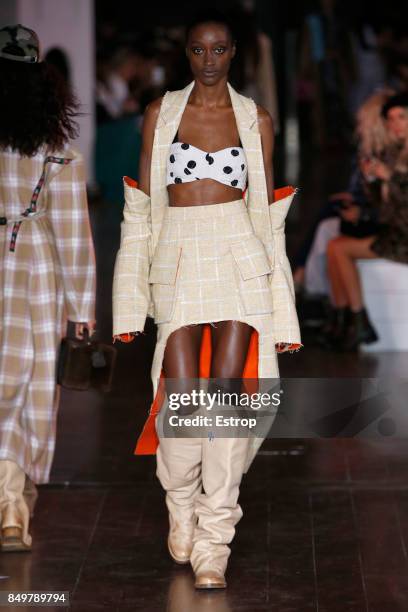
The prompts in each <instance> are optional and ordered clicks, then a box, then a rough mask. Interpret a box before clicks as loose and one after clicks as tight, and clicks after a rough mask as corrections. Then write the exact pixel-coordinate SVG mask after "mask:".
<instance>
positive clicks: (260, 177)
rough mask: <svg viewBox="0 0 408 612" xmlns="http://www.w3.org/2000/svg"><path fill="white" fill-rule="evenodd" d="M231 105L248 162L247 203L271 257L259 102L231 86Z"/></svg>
mask: <svg viewBox="0 0 408 612" xmlns="http://www.w3.org/2000/svg"><path fill="white" fill-rule="evenodd" d="M228 89H229V92H230V97H231V103H232V107H233V109H234V113H235V118H236V122H237V128H238V132H239V135H240V137H241V142H242V145H243V147H244V151H245V155H246V158H247V162H248V189H247V191H246V193H245V201H246V204H247V207H248V214H249V216H250V219H251V222H252V225H253V228H254V231H255V234H256V235H257V236H258V237H259V238H260V239H261V240H262V242H263V243H264V245H265V248H266V250H267V253H268V255H269V257H270V258H271V256H272V251H273V237H272V230H271V225H270V220H269V203H268V191H267V187H266V177H265V166H264V162H263V154H262V143H261V135H260V133H259V128H258V111H257V106H256V104H255V102H254V101H253V100H252V99H251V98H248V97H246V96H243V95H241V94H239V93H238V92H237V91H236V90H235V89H234V88H233V87H232V86H231V85H230V84H229V83H228Z"/></svg>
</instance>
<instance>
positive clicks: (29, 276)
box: [0, 146, 96, 483]
mask: <svg viewBox="0 0 408 612" xmlns="http://www.w3.org/2000/svg"><path fill="white" fill-rule="evenodd" d="M0 257H1V261H0V460H1V459H9V460H12V461H15V462H16V463H18V464H19V465H20V466H21V467H22V468H23V469H24V470H25V472H26V473H27V474H28V475H29V476H30V478H31V479H32V480H33V481H34V482H36V483H45V482H48V480H49V472H50V468H51V463H52V458H53V453H54V447H55V434H56V417H57V407H58V395H59V393H58V387H57V386H56V382H55V365H56V356H57V350H58V347H59V342H60V339H61V336H62V335H63V334H64V332H65V330H66V322H67V319H70V320H71V321H75V322H86V321H89V320H92V319H94V318H95V279H96V274H95V255H94V249H93V243H92V235H91V229H90V223H89V216H88V206H87V197H86V185H85V177H84V164H83V160H82V157H81V156H80V154H79V153H77V152H76V151H75V150H74V149H72V148H71V147H68V146H66V147H65V148H64V149H63V150H62V151H59V152H53V153H49V152H47V151H46V150H45V148H43V149H42V150H40V151H39V152H38V153H37V154H36V155H35V156H33V157H30V158H28V157H24V158H22V157H20V155H19V154H18V153H16V152H12V151H11V150H9V149H3V150H1V151H0Z"/></svg>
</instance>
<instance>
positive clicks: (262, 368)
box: [149, 199, 278, 395]
mask: <svg viewBox="0 0 408 612" xmlns="http://www.w3.org/2000/svg"><path fill="white" fill-rule="evenodd" d="M271 271H272V269H271V264H270V262H269V259H268V256H267V254H266V251H265V248H264V246H263V243H262V241H261V240H260V239H259V238H258V237H257V236H256V235H255V233H254V230H253V227H252V224H251V220H250V218H249V215H248V212H247V208H246V204H245V201H244V200H243V199H239V200H234V201H233V202H224V203H221V204H204V205H198V206H168V207H167V208H166V209H165V213H164V219H163V223H162V226H161V231H160V235H159V239H158V242H157V246H156V249H155V252H154V256H153V259H152V264H151V267H150V273H149V283H150V288H151V294H152V300H153V308H154V318H155V323H156V324H157V343H156V349H155V353H154V356H153V365H152V381H153V388H154V395H155V394H156V390H157V382H158V378H159V376H160V372H161V368H162V360H163V356H164V350H165V345H166V342H167V338H168V337H169V335H170V334H171V333H172V332H173V331H174V330H176V329H178V328H180V327H183V326H185V325H191V324H198V323H212V324H216V322H217V321H225V320H237V321H242V322H244V323H247V324H249V325H251V326H252V327H253V328H254V329H256V330H257V331H258V333H259V376H261V377H262V376H263V377H274V376H276V375H277V372H278V370H277V359H276V352H275V345H274V340H273V331H274V330H273V321H272V310H273V299H272V292H271V288H270V284H269V276H268V275H269V274H270V273H271Z"/></svg>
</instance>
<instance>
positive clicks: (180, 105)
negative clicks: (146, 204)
mask: <svg viewBox="0 0 408 612" xmlns="http://www.w3.org/2000/svg"><path fill="white" fill-rule="evenodd" d="M227 86H228V91H229V94H230V98H231V104H232V108H233V110H234V114H235V119H236V123H237V128H238V132H239V135H240V138H241V142H242V146H243V148H244V151H245V155H246V157H247V161H248V189H247V191H246V194H245V201H246V203H247V206H248V213H249V216H250V219H251V222H252V225H253V227H254V231H255V233H256V234H257V236H258V237H259V238H260V239H261V240H262V242H263V243H264V245H265V248H266V250H267V252H268V254H269V255H270V257H272V255H271V253H272V249H273V237H272V231H271V226H270V220H269V209H268V194H267V188H266V178H265V168H264V163H263V155H262V143H261V136H260V134H259V129H258V117H257V107H256V104H255V102H254V101H253V100H252V99H250V98H247V97H246V96H243V95H241V94H239V93H238V92H237V91H236V90H235V89H234V88H233V87H232V86H231V85H230V83H227ZM193 87H194V81H191V83H189V84H188V85H187V86H186V87H184V89H179V90H176V91H167V92H166V93H165V95H164V96H163V100H162V104H161V108H160V113H159V116H158V119H157V124H156V129H155V136H154V141H153V152H152V164H151V179H150V197H151V215H152V238H153V249H155V248H156V244H157V240H158V237H159V233H160V228H161V223H162V220H163V214H164V209H165V206H168V202H169V200H168V193H167V187H166V164H167V156H168V154H169V148H170V145H171V143H172V141H173V138H174V136H175V134H176V132H177V129H178V126H179V124H180V121H181V117H182V115H183V112H184V109H185V107H186V104H187V101H188V98H189V96H190V93H191V91H192V89H193Z"/></svg>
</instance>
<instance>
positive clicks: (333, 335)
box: [318, 306, 350, 348]
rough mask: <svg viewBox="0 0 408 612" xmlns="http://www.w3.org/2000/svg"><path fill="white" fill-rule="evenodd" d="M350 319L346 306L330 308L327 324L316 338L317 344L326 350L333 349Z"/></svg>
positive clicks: (342, 335)
mask: <svg viewBox="0 0 408 612" xmlns="http://www.w3.org/2000/svg"><path fill="white" fill-rule="evenodd" d="M349 319H350V309H349V307H348V306H344V307H342V308H333V307H332V308H331V310H330V312H329V314H328V318H327V322H326V323H325V324H324V325H323V327H322V328H321V330H320V333H319V336H318V342H319V344H322V345H323V346H325V347H326V348H333V347H335V346H336V345H337V343H338V342H339V341H340V340H341V339H342V338H343V337H344V333H345V330H346V327H347V325H348V322H349Z"/></svg>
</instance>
